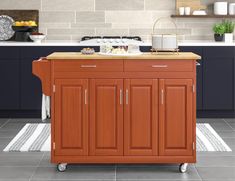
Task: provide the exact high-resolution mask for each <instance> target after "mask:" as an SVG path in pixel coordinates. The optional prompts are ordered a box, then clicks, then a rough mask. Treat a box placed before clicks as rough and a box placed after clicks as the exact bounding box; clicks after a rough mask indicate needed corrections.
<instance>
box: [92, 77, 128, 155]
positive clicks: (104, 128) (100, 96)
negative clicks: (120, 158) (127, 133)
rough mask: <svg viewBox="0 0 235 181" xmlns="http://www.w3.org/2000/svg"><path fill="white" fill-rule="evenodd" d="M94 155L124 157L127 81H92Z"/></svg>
mask: <svg viewBox="0 0 235 181" xmlns="http://www.w3.org/2000/svg"><path fill="white" fill-rule="evenodd" d="M90 85H91V86H90V96H89V97H90V154H91V155H123V95H122V94H123V80H122V79H92V80H91V81H90Z"/></svg>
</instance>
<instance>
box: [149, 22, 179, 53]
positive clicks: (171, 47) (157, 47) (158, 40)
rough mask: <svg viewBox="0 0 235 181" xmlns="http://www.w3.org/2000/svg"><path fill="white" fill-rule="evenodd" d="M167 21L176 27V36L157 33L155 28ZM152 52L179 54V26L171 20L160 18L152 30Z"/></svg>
mask: <svg viewBox="0 0 235 181" xmlns="http://www.w3.org/2000/svg"><path fill="white" fill-rule="evenodd" d="M163 20H167V21H169V22H171V23H172V24H173V25H174V28H175V33H174V34H169V33H166V34H160V33H158V34H157V33H155V28H156V26H157V25H159V23H160V21H163ZM151 50H152V52H157V53H158V52H173V53H174V52H178V51H179V49H178V38H177V25H176V23H175V22H174V21H173V20H172V19H170V18H159V19H157V20H156V21H155V23H154V25H153V30H152V49H151Z"/></svg>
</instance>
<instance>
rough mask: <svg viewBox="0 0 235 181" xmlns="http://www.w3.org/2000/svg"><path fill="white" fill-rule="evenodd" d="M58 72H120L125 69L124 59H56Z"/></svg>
mask: <svg viewBox="0 0 235 181" xmlns="http://www.w3.org/2000/svg"><path fill="white" fill-rule="evenodd" d="M54 70H55V71H56V72H119V71H123V60H74V61H68V60H63V61H61V60H55V63H54Z"/></svg>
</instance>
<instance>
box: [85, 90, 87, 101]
mask: <svg viewBox="0 0 235 181" xmlns="http://www.w3.org/2000/svg"><path fill="white" fill-rule="evenodd" d="M85 104H87V89H85Z"/></svg>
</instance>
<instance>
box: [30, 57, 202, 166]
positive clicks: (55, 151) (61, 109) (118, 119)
mask: <svg viewBox="0 0 235 181" xmlns="http://www.w3.org/2000/svg"><path fill="white" fill-rule="evenodd" d="M193 55H194V54H193ZM152 56H154V58H155V57H158V56H157V55H150V56H149V57H150V58H151V57H152ZM169 57H171V56H169ZM197 57H198V56H195V58H188V59H187V58H185V57H184V58H183V59H175V60H174V59H170V58H169V59H160V58H159V59H157V58H156V59H153V58H152V59H143V60H142V59H137V60H135V59H131V58H128V59H125V58H123V57H122V58H120V59H118V58H114V59H112V60H111V59H110V58H109V59H105V58H104V59H95V60H89V59H88V60H85V59H83V58H80V59H78V60H70V59H61V60H60V59H59V60H58V59H52V60H49V59H45V60H41V61H34V62H33V72H34V74H36V75H37V76H38V77H40V79H41V81H42V85H43V86H42V88H43V92H44V93H45V94H46V95H49V96H52V151H51V161H52V163H195V161H196V150H195V140H196V88H195V87H196V86H195V85H196V59H197ZM106 61H107V62H108V63H107V64H106V63H105V62H106ZM110 61H112V63H113V66H114V67H111V66H112V65H111V64H110ZM63 65H64V66H63ZM46 66H48V67H47V68H48V69H47V70H51V71H45V69H46ZM141 66H142V67H143V69H141ZM75 67H77V68H75ZM110 67H111V69H110ZM141 70H142V71H141Z"/></svg>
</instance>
